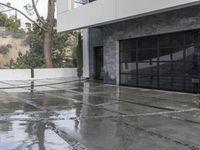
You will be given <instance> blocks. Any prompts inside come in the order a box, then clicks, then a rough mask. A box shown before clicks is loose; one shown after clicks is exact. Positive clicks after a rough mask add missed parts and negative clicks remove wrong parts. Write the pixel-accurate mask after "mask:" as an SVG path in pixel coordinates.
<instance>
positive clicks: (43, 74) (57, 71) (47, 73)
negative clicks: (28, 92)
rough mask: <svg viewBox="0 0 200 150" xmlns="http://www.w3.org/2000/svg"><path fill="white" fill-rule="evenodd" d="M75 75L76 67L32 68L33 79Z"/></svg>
mask: <svg viewBox="0 0 200 150" xmlns="http://www.w3.org/2000/svg"><path fill="white" fill-rule="evenodd" d="M62 77H65V78H69V77H77V71H76V68H52V69H34V79H49V78H62Z"/></svg>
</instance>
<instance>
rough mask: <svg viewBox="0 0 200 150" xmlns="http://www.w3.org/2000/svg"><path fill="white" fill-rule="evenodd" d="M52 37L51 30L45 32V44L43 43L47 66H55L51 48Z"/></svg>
mask: <svg viewBox="0 0 200 150" xmlns="http://www.w3.org/2000/svg"><path fill="white" fill-rule="evenodd" d="M51 37H52V34H51V33H50V32H48V31H46V32H45V33H44V44H43V49H44V61H45V64H46V67H47V68H53V63H52V56H51V48H52V46H51V41H52V40H51Z"/></svg>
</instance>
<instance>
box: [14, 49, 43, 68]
mask: <svg viewBox="0 0 200 150" xmlns="http://www.w3.org/2000/svg"><path fill="white" fill-rule="evenodd" d="M10 66H11V68H18V69H26V68H41V67H45V65H44V61H43V57H42V56H41V55H38V54H37V53H34V52H31V51H30V52H26V53H25V54H22V53H21V52H19V54H18V58H17V60H16V62H14V61H13V60H11V61H10Z"/></svg>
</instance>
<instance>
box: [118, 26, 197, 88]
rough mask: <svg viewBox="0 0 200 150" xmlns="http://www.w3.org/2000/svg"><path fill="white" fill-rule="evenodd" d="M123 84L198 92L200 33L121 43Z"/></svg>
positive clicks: (147, 38)
mask: <svg viewBox="0 0 200 150" xmlns="http://www.w3.org/2000/svg"><path fill="white" fill-rule="evenodd" d="M120 84H121V85H127V86H136V87H147V88H156V89H166V90H174V91H185V92H198V91H199V84H200V31H199V30H194V31H186V32H179V33H171V34H164V35H157V36H150V37H142V38H137V39H128V40H121V41H120Z"/></svg>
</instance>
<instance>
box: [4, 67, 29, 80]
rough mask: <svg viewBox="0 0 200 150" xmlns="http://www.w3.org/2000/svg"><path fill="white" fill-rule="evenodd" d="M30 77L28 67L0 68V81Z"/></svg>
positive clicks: (27, 78)
mask: <svg viewBox="0 0 200 150" xmlns="http://www.w3.org/2000/svg"><path fill="white" fill-rule="evenodd" d="M30 78H31V70H30V69H5V70H2V69H1V70H0V81H5V80H29V79H30Z"/></svg>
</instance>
